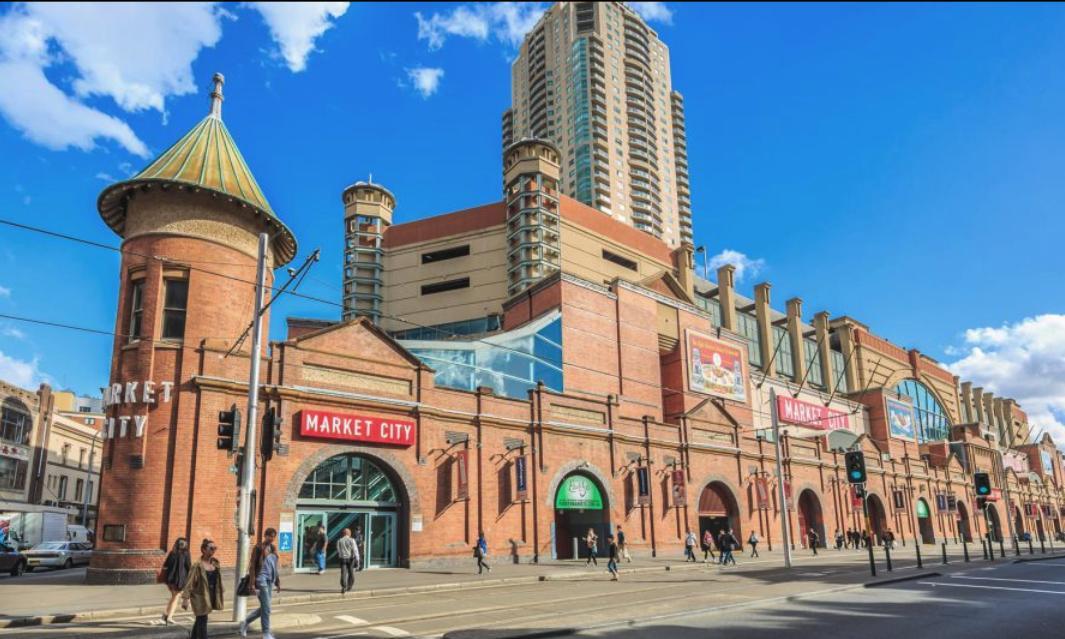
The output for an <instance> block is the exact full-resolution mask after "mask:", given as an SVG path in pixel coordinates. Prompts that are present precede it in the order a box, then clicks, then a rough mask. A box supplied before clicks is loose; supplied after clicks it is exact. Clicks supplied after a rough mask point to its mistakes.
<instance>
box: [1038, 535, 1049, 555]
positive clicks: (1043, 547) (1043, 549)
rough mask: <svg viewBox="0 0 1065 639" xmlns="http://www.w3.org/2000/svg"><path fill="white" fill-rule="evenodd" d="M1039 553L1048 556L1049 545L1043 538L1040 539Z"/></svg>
mask: <svg viewBox="0 0 1065 639" xmlns="http://www.w3.org/2000/svg"><path fill="white" fill-rule="evenodd" d="M1039 552H1041V553H1042V554H1044V555H1045V554H1047V545H1046V542H1044V541H1043V538H1042V537H1040V538H1039Z"/></svg>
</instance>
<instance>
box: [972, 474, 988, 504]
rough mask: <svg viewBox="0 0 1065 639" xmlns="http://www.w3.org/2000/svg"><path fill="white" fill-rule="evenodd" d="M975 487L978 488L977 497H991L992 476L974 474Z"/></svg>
mask: <svg viewBox="0 0 1065 639" xmlns="http://www.w3.org/2000/svg"><path fill="white" fill-rule="evenodd" d="M973 486H974V487H975V488H976V497H977V498H980V497H990V496H991V476H990V475H988V474H987V473H975V474H973Z"/></svg>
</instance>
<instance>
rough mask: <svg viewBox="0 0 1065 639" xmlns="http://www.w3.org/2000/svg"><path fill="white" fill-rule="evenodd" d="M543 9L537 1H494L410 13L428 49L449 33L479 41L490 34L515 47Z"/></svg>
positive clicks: (439, 45)
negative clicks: (427, 13) (429, 11)
mask: <svg viewBox="0 0 1065 639" xmlns="http://www.w3.org/2000/svg"><path fill="white" fill-rule="evenodd" d="M546 10H547V7H546V6H545V5H544V4H543V3H540V2H496V3H491V4H467V5H459V6H458V7H455V9H454V10H452V11H451V13H433V15H431V16H429V17H428V18H426V17H425V16H423V15H422V14H421V13H420V12H416V13H415V14H414V17H415V19H417V21H418V39H419V40H426V41H427V42H428V45H429V50H430V51H435V50H436V49H439V48H440V47H442V46H444V42H445V41H446V40H447V38H448V37H449V36H459V37H463V38H473V39H475V40H480V41H481V42H486V41H487V40H488V39H489V37H491V36H494V37H495V38H496V39H497V40H499V41H500V42H503V43H505V44H507V45H510V46H512V47H517V46H518V45H520V44H521V40H522V38H524V37H525V34H526V33H528V32H529V30H530V29H532V28H533V27H534V26H536V22H537V21H538V20H539V19H540V16H542V15H543V13H544V11H546Z"/></svg>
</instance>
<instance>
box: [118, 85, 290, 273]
mask: <svg viewBox="0 0 1065 639" xmlns="http://www.w3.org/2000/svg"><path fill="white" fill-rule="evenodd" d="M222 83H223V79H222V75H221V74H215V90H214V91H212V92H211V113H210V114H209V115H208V116H207V117H205V118H204V119H202V120H200V122H199V124H197V125H196V126H194V127H193V128H192V130H191V131H189V132H188V133H186V134H185V135H184V136H183V137H182V138H181V139H180V140H178V141H177V142H176V143H175V144H174V145H173V146H171V147H170V148H169V149H167V150H166V151H165V152H163V154H162V155H160V156H159V157H158V158H156V159H155V160H154V161H153V162H152V163H151V164H149V165H148V166H147V167H146V168H145V169H144V170H142V171H141V172H140V173H138V174H137V175H135V176H133V177H132V178H130V179H128V180H125V181H122V182H118V183H116V184H112V185H111V186H109V187H107V188H106V189H104V191H103V192H102V193H100V197H99V199H98V201H97V208H98V209H99V211H100V216H101V217H103V219H104V221H105V222H106V223H107V225H108V226H110V227H111V229H112V230H114V231H115V233H118V234H119V235H123V233H124V231H125V224H126V214H127V211H126V208H127V203H128V200H129V194H130V192H131V191H133V190H134V189H136V188H138V187H140V186H142V185H150V184H164V185H177V186H179V187H180V186H186V187H192V188H193V189H203V190H206V191H211V192H214V193H217V194H220V195H225V196H228V197H230V198H232V199H233V200H234V201H235V202H236V203H239V204H240V205H242V206H245V207H247V208H248V209H250V210H249V213H251V214H253V215H256V216H262V217H263V219H264V220H265V221H266V223H267V224H268V225H269V226H271V227H273V229H272V231H271V235H272V236H273V240H272V242H273V247H274V252H275V258H276V259H275V264H274V266H275V267H277V266H282V265H284V264H286V263H288V262H289V261H291V260H292V258H293V257H295V255H296V238H295V236H294V235H293V234H292V231H291V230H289V228H288V227H287V226H285V224H284V222H282V221H281V220H280V218H278V217H277V214H275V213H274V211H273V209H272V208H270V203H269V202H267V201H266V196H265V195H263V192H262V189H260V188H259V184H258V182H256V181H255V177H253V176H252V174H251V170H250V169H249V168H248V165H247V163H246V162H245V161H244V156H242V155H241V154H240V150H239V149H237V144H236V142H234V141H233V137H232V136H231V135H230V134H229V130H228V129H226V125H225V124H224V123H223V122H222Z"/></svg>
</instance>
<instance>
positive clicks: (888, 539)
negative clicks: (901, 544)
mask: <svg viewBox="0 0 1065 639" xmlns="http://www.w3.org/2000/svg"><path fill="white" fill-rule="evenodd" d="M884 545H886V546H887V547H888V549H890V550H895V533H893V532H892V531H891V529H890V528H889V529H888V531H887V532H886V533H884Z"/></svg>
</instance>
